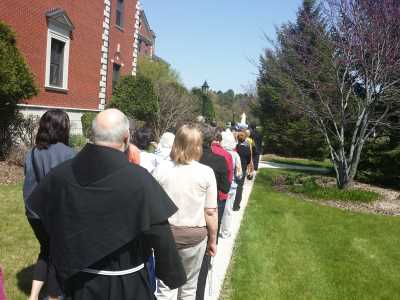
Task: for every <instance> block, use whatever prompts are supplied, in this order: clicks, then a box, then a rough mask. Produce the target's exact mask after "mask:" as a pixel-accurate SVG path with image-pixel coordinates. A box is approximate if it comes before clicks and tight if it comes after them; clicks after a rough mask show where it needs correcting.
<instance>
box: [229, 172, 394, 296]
mask: <svg viewBox="0 0 400 300" xmlns="http://www.w3.org/2000/svg"><path fill="white" fill-rule="evenodd" d="M283 173H284V171H282V170H278V171H275V170H270V169H268V170H261V171H260V173H259V174H258V176H257V179H256V183H255V186H254V190H253V192H252V195H251V199H250V202H249V205H248V207H247V210H246V214H245V217H244V219H243V223H242V227H241V229H240V233H239V237H238V240H237V243H236V248H235V250H234V257H233V261H232V263H231V266H230V271H229V274H228V276H227V278H226V280H225V283H224V288H223V291H224V292H223V293H224V294H223V295H222V299H238V300H242V299H324V300H325V299H398V298H399V295H400V284H399V282H400V272H399V263H398V262H399V261H400V251H399V249H400V239H399V235H400V218H398V217H386V216H380V215H371V214H361V213H351V212H347V211H342V210H339V209H336V208H332V207H327V206H323V205H319V204H317V203H310V202H306V201H299V200H298V199H296V198H295V197H294V196H293V197H292V196H289V195H288V194H287V193H285V192H278V191H276V190H275V189H274V188H273V186H272V184H273V182H274V177H275V176H277V175H279V174H283Z"/></svg>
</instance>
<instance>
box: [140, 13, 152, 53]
mask: <svg viewBox="0 0 400 300" xmlns="http://www.w3.org/2000/svg"><path fill="white" fill-rule="evenodd" d="M139 20H140V21H139V41H138V46H139V56H148V57H150V58H153V56H154V55H155V43H156V35H155V33H154V31H153V30H152V29H151V27H150V24H149V22H148V20H147V17H146V14H145V12H144V10H141V11H140V18H139Z"/></svg>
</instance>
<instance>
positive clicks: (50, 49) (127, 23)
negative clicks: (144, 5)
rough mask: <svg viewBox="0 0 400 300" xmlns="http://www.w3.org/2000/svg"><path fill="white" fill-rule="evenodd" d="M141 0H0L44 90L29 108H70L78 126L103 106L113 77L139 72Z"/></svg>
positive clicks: (0, 10)
mask: <svg viewBox="0 0 400 300" xmlns="http://www.w3.org/2000/svg"><path fill="white" fill-rule="evenodd" d="M138 2H139V0H91V1H71V0H36V1H27V0H1V1H0V20H1V21H3V22H5V23H6V24H8V25H10V26H11V27H12V29H13V30H14V31H15V32H16V36H17V45H18V48H19V49H20V51H21V52H22V54H23V55H24V56H25V58H26V61H27V63H28V64H29V65H30V67H31V70H32V72H33V73H34V74H35V77H36V82H37V85H38V87H39V89H40V93H39V95H38V96H37V97H34V98H32V99H30V100H28V101H26V103H25V104H21V106H20V108H21V111H22V112H24V113H25V114H28V113H29V114H32V113H34V114H38V115H41V114H42V113H43V112H44V111H46V110H47V109H49V108H63V109H65V110H66V111H67V112H68V113H69V115H70V117H71V121H72V127H73V128H74V130H77V131H80V130H81V122H80V116H81V115H82V113H84V112H86V111H99V110H102V109H104V107H105V105H106V104H107V102H108V101H109V100H110V97H111V93H112V86H113V82H115V81H116V80H117V79H118V78H119V77H120V76H122V75H127V74H136V62H137V56H138V37H139V16H140V7H139V5H140V4H139V3H138Z"/></svg>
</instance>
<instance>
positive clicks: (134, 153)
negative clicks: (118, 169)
mask: <svg viewBox="0 0 400 300" xmlns="http://www.w3.org/2000/svg"><path fill="white" fill-rule="evenodd" d="M128 160H129V162H130V163H133V164H137V165H139V164H140V150H139V149H138V148H137V147H136V146H135V145H133V144H129V148H128Z"/></svg>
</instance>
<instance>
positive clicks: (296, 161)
mask: <svg viewBox="0 0 400 300" xmlns="http://www.w3.org/2000/svg"><path fill="white" fill-rule="evenodd" d="M263 160H266V161H270V162H274V163H280V164H290V165H296V166H303V167H315V168H325V169H332V168H333V165H332V162H331V161H330V160H329V159H325V160H323V161H318V160H309V159H303V158H289V157H282V156H277V155H274V154H267V155H264V156H263Z"/></svg>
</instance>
